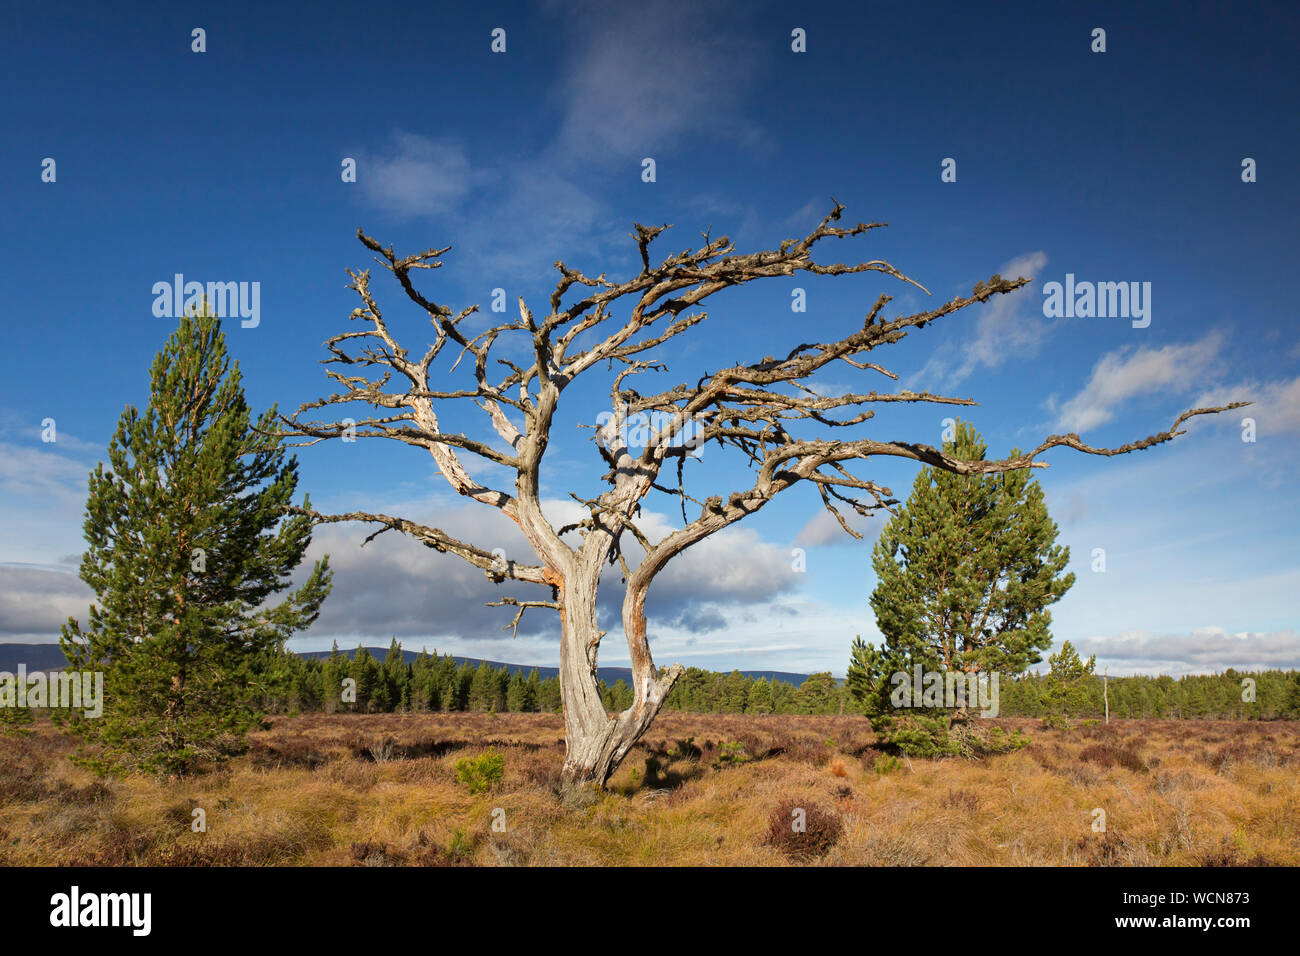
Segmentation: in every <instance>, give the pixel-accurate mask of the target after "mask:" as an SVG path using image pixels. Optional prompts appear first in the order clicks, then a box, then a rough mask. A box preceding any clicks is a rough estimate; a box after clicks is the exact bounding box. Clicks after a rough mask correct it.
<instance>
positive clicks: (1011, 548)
mask: <svg viewBox="0 0 1300 956" xmlns="http://www.w3.org/2000/svg"><path fill="white" fill-rule="evenodd" d="M986 450H987V446H986V445H985V443H984V442H983V440H981V438H980V437H979V435H978V434H977V433H976V432H975V430H974V428H972V427H971V426H970V424H969V423H966V422H958V423H957V428H956V430H955V434H954V439H953V440H952V441H949V442H945V443H944V451H945V452H947V453H948V454H949V455H952V456H954V457H957V458H961V459H964V460H967V461H982V460H984V455H985V452H986ZM1016 454H1018V452H1017V451H1013V452H1012V455H1013V456H1014V455H1016ZM1056 535H1057V527H1056V524H1055V523H1054V522H1053V521H1052V520H1051V517H1050V516H1049V515H1048V513H1047V506H1046V504H1045V503H1044V500H1043V491H1042V488H1041V487H1040V486H1039V484H1038V483H1037V482H1036V481H1031V480H1030V477H1029V470H1028V469H1023V470H1020V471H1008V472H1003V473H1001V474H993V475H983V474H971V475H957V474H953V473H951V472H947V471H943V470H940V469H934V468H926V469H923V470H922V471H921V472H920V473H919V474H918V475H917V477H916V480H915V482H914V483H913V485H912V493H911V495H910V496H909V497H908V499H907V502H906V504H905V505H904V506H903V507H902V508H901V509H899V511H898V512H897V513H896V514H895V515H894V516H893V517H892V518H891V519H890V521H889V522H888V523H887V524H886V525H885V528H884V530H883V531H882V532H881V535H880V538H879V540H878V541H877V542H876V546H875V548H874V550H873V553H872V566H873V568H874V569H875V572H876V578H877V584H876V588H875V590H874V591H873V592H872V595H871V607H872V609H873V610H874V611H875V614H876V623H877V626H878V627H879V629H880V632H881V633H882V634H883V635H884V641H883V643H882V645H881V647H880V648H876V647H874V646H873V645H870V644H865V643H863V642H862V641H861V639H859V640H857V641H855V643H854V646H853V652H852V660H851V662H850V666H849V673H848V683H849V686H850V688H851V689H852V691H853V693H854V694H855V696H857V697H858V698H859V699H861V700H863V701H864V702H865V703H866V710H867V713H868V715H869V716H873V718H874V719H873V724H875V723H880V724H882V726H883V725H884V724H887V723H888V722H890V721H891V720H894V719H895V718H898V717H900V716H904V714H900V712H898V711H897V710H895V708H894V706H893V702H891V701H890V700H889V698H890V696H891V695H890V690H891V684H892V680H891V675H894V674H897V673H899V672H903V673H907V674H911V673H912V671H913V668H914V667H915V666H916V665H918V664H919V665H921V667H922V670H923V671H956V672H958V673H959V674H970V673H982V674H989V673H993V672H997V673H998V674H999V676H1000V680H1005V679H1008V678H1011V677H1013V676H1015V675H1016V674H1019V673H1021V672H1023V671H1024V670H1025V669H1026V668H1027V667H1028V666H1029V665H1031V664H1036V663H1038V662H1039V661H1041V660H1042V655H1041V652H1042V651H1043V650H1045V649H1046V648H1047V647H1049V646H1050V644H1051V634H1050V631H1049V626H1050V624H1051V614H1050V613H1049V612H1048V611H1047V606H1048V605H1050V604H1053V603H1055V602H1056V601H1059V600H1060V599H1061V597H1062V596H1064V594H1065V592H1066V591H1068V590H1069V589H1070V587H1071V586H1073V584H1074V575H1073V574H1065V573H1063V572H1064V570H1065V567H1066V565H1067V564H1068V563H1069V559H1070V552H1069V549H1068V548H1065V547H1060V546H1057V545H1056V544H1055V541H1056ZM968 710H969V704H967V706H964V707H957V708H955V709H953V708H948V707H939V708H934V707H929V708H918V707H912V708H909V709H908V711H907V712H906V715H905V716H907V717H909V718H911V720H912V721H915V722H916V723H918V724H920V725H923V726H924V728H925V732H926V733H929V734H931V735H938V737H943V736H944V734H945V733H946V727H947V725H948V723H949V722H950V720H951V719H952V718H953V717H956V718H959V719H960V718H963V717H965V716H966V714H967V712H968ZM938 744H939V747H940V749H941V750H942V749H944V747H945V746H946V742H945V741H944V740H939V741H938ZM918 752H919V751H918Z"/></svg>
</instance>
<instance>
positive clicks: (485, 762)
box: [456, 750, 506, 793]
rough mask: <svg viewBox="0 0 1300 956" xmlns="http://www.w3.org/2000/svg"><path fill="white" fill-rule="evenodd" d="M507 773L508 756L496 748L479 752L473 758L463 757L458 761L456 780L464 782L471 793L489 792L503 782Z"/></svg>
mask: <svg viewBox="0 0 1300 956" xmlns="http://www.w3.org/2000/svg"><path fill="white" fill-rule="evenodd" d="M505 773H506V758H505V757H503V756H501V754H500V753H498V752H497V751H496V750H489V751H487V752H486V753H482V754H479V755H478V756H477V757H475V758H473V759H472V760H471V759H470V758H469V757H461V758H460V759H459V760H457V761H456V782H457V783H460V784H464V785H465V786H466V787H468V788H469V792H470V793H487V792H488V791H489V790H491V789H492V787H493V786H495V785H496V784H498V783H500V782H501V779H502V778H503V777H504V776H505Z"/></svg>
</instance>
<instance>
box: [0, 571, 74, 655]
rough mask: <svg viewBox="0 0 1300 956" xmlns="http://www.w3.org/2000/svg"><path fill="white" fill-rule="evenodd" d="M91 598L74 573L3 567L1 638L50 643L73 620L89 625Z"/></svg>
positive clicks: (0, 578)
mask: <svg viewBox="0 0 1300 956" xmlns="http://www.w3.org/2000/svg"><path fill="white" fill-rule="evenodd" d="M91 597H92V595H91V591H90V588H88V587H86V585H85V584H84V583H83V582H82V580H81V579H80V578H79V577H77V575H76V574H74V573H69V572H66V571H57V570H53V569H48V568H37V567H28V566H22V565H0V636H2V637H3V639H4V640H5V641H6V642H11V641H15V642H33V643H36V642H41V641H48V640H50V639H51V638H52V637H54V636H55V635H57V634H58V632H59V629H60V628H61V627H62V626H63V625H64V623H66V622H67V620H68V618H69V617H75V618H77V619H78V620H80V621H81V623H82V624H83V625H84V624H85V623H86V620H87V615H88V610H89V606H90V601H91Z"/></svg>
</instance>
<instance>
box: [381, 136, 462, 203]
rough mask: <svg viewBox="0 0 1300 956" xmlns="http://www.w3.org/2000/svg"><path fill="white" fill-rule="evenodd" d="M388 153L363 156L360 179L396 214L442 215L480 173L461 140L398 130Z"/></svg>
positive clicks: (459, 200) (457, 201)
mask: <svg viewBox="0 0 1300 956" xmlns="http://www.w3.org/2000/svg"><path fill="white" fill-rule="evenodd" d="M393 139H394V148H393V149H392V151H391V152H389V153H387V154H386V155H379V156H362V157H360V159H361V162H360V163H359V164H358V170H357V182H358V184H359V185H360V186H361V188H362V191H363V192H364V193H365V194H366V196H367V198H369V199H370V201H371V202H372V203H374V204H375V205H376V206H378V207H379V208H380V209H383V210H384V211H385V212H388V213H392V214H394V215H397V216H420V215H438V214H441V213H445V212H448V211H449V210H452V209H454V208H455V207H456V206H457V205H459V203H460V202H461V201H462V200H463V199H464V198H465V197H466V195H468V193H469V191H470V188H471V186H472V185H473V184H474V183H475V181H476V179H478V178H480V177H476V176H475V175H474V173H473V172H472V170H471V168H470V163H469V158H468V157H467V156H466V155H465V151H464V149H462V148H461V147H460V146H459V145H458V144H455V143H450V142H440V141H437V140H433V139H430V138H428V137H426V136H420V135H417V134H415V133H408V132H405V131H402V130H397V131H396V132H395V133H394V134H393Z"/></svg>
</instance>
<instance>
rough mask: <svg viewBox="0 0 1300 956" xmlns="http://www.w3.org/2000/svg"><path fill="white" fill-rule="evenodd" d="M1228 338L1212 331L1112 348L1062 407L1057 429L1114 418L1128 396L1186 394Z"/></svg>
mask: <svg viewBox="0 0 1300 956" xmlns="http://www.w3.org/2000/svg"><path fill="white" fill-rule="evenodd" d="M1222 348H1223V337H1222V336H1221V335H1220V334H1219V333H1218V332H1211V333H1210V334H1208V335H1206V336H1205V337H1204V338H1202V339H1201V340H1199V341H1197V342H1190V343H1187V344H1185V345H1165V346H1162V347H1160V348H1150V347H1142V348H1138V349H1133V348H1122V349H1117V350H1115V351H1113V352H1109V353H1107V354H1106V355H1104V356H1102V358H1101V359H1100V360H1099V361H1098V362H1097V364H1096V365H1095V366H1093V369H1092V375H1091V377H1090V378H1089V379H1088V383H1087V384H1086V385H1085V386H1084V387H1083V390H1082V391H1080V392H1079V394H1077V395H1075V396H1074V397H1073V398H1071V399H1070V400H1069V401H1067V402H1065V403H1064V404H1063V405H1062V406H1061V412H1060V416H1059V417H1058V419H1057V424H1056V427H1057V428H1060V429H1064V430H1066V431H1071V432H1083V431H1086V430H1087V429H1090V428H1096V427H1097V426H1098V425H1104V424H1105V423H1106V422H1109V421H1110V420H1111V419H1113V418H1114V417H1115V410H1116V408H1117V407H1118V406H1119V405H1120V404H1121V403H1123V402H1125V401H1127V400H1128V399H1131V398H1134V397H1136V396H1139V395H1148V394H1150V393H1152V392H1180V393H1181V392H1187V391H1189V390H1190V389H1191V388H1192V387H1193V385H1194V384H1195V383H1196V382H1198V381H1203V380H1204V377H1205V376H1206V375H1207V374H1209V373H1210V372H1211V370H1212V368H1213V366H1214V363H1215V362H1216V361H1217V360H1218V358H1219V354H1220V352H1221V351H1222Z"/></svg>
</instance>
